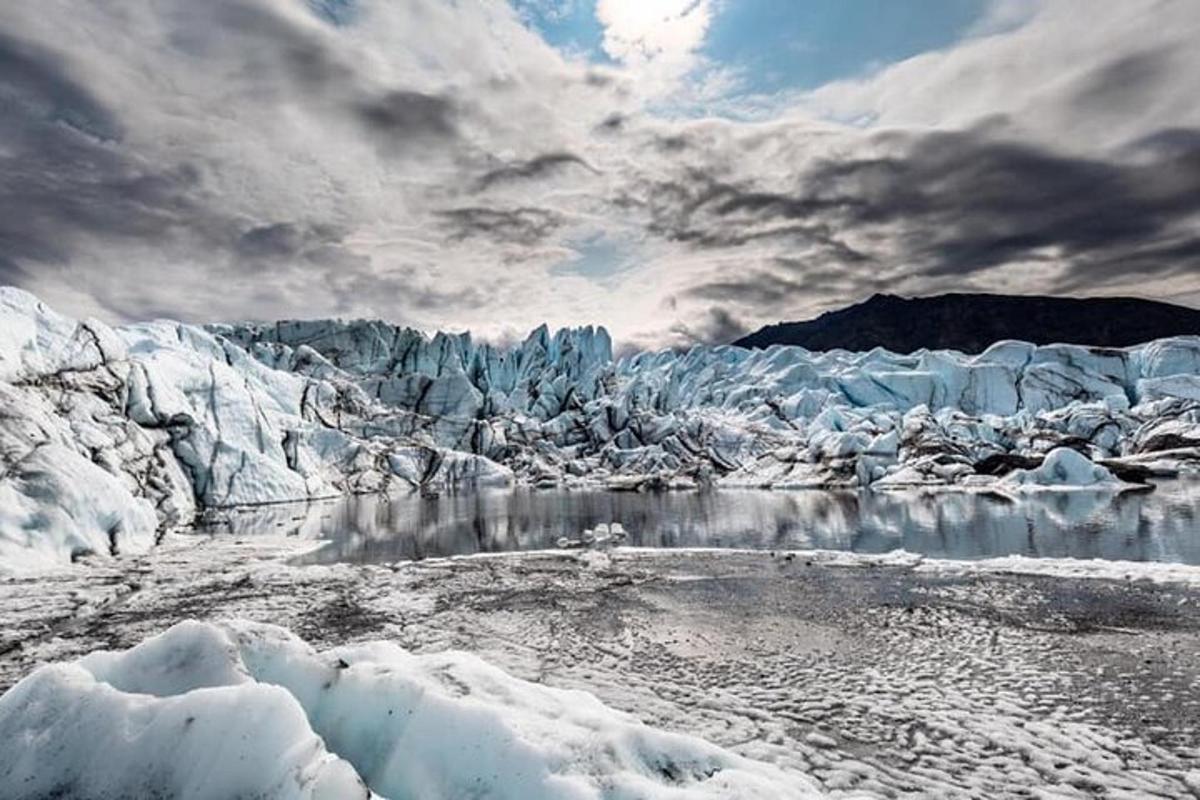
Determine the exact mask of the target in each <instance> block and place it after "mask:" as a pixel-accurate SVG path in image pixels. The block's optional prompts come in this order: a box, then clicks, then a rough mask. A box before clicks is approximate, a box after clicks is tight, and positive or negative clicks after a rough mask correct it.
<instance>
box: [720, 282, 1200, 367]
mask: <svg viewBox="0 0 1200 800" xmlns="http://www.w3.org/2000/svg"><path fill="white" fill-rule="evenodd" d="M1197 334H1200V311H1198V310H1196V309H1192V308H1186V307H1184V306H1177V305H1172V304H1170V303H1162V302H1157V301H1154V300H1140V299H1137V298H1132V297H1089V298H1068V297H1040V296H1032V295H1003V294H942V295H935V296H932V297H913V298H908V297H898V296H896V295H889V294H877V295H875V296H874V297H872V298H870V299H869V300H866V301H864V302H862V303H858V304H857V305H853V306H848V307H846V308H843V309H839V310H838V311H830V312H828V313H825V314H822V315H821V316H819V317H817V318H816V319H812V320H809V321H807V322H781V323H779V324H777V325H767V326H765V327H763V328H761V329H759V330H758V331H755V332H754V333H751V334H749V335H747V336H743V337H742V338H741V339H738V340H737V341H736V342H734V343H733V344H735V345H738V346H740V347H748V348H765V347H770V346H771V345H773V344H793V345H800V346H801V347H805V348H807V349H809V350H833V349H836V348H841V349H844V350H870V349H871V348H873V347H883V348H886V349H888V350H891V351H893V352H897V353H911V352H913V351H914V350H920V349H921V348H927V349H930V350H944V349H945V350H960V351H962V352H964V353H981V352H983V351H984V350H986V349H987V348H988V346H989V345H991V344H993V343H994V342H998V341H1000V340H1002V339H1020V340H1022V341H1026V342H1033V343H1034V344H1053V343H1063V344H1086V345H1093V346H1098V347H1128V346H1130V345H1135V344H1142V343H1143V342H1148V341H1151V340H1153V339H1162V338H1164V337H1167V336H1185V335H1197Z"/></svg>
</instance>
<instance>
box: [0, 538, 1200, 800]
mask: <svg viewBox="0 0 1200 800" xmlns="http://www.w3.org/2000/svg"><path fill="white" fill-rule="evenodd" d="M304 546H311V545H308V544H305V543H298V542H296V541H295V540H294V539H271V538H270V537H254V538H250V539H245V540H242V541H241V542H240V543H238V542H235V541H234V540H233V539H231V538H221V537H217V538H213V539H210V540H206V541H205V542H204V543H203V544H198V545H197V544H196V543H195V540H194V539H186V540H185V539H182V538H180V539H176V537H168V538H167V540H166V541H165V543H164V546H163V547H160V548H158V549H156V550H155V551H154V552H153V553H152V554H150V555H148V556H144V557H138V558H134V559H129V560H126V561H122V562H109V563H105V562H99V563H97V564H96V565H95V566H93V567H88V568H83V567H81V566H80V567H75V568H71V569H68V570H58V571H55V572H53V573H50V574H48V575H43V576H42V577H40V578H33V577H28V578H8V579H3V580H2V581H0V630H2V631H4V634H3V637H4V639H3V642H0V653H2V655H0V686H8V685H11V684H12V683H14V682H15V681H16V680H18V679H19V678H20V677H21V676H24V675H26V674H28V673H29V672H30V671H31V670H32V669H33V668H34V667H35V666H37V665H39V664H45V663H48V662H52V661H71V660H74V659H76V658H78V657H80V656H82V655H84V654H86V653H89V652H91V651H93V650H96V649H124V648H128V647H132V646H134V645H137V644H138V643H140V642H142V641H143V640H145V639H146V638H147V637H150V636H153V635H156V634H160V633H162V632H163V631H165V630H167V629H168V628H170V626H171V625H173V624H175V623H177V622H179V621H182V620H186V619H192V618H197V619H205V620H221V619H231V618H241V619H246V620H256V621H260V622H269V623H272V624H276V625H282V626H285V627H287V628H289V629H290V630H291V631H293V632H294V633H295V634H296V635H298V636H300V637H302V638H303V639H304V640H306V641H307V642H309V643H310V644H311V645H312V646H313V647H314V648H316V650H317V651H318V652H319V653H322V655H317V654H313V653H311V652H309V651H307V650H304V649H303V647H302V646H301V645H299V644H298V643H295V642H293V641H292V640H290V639H289V640H288V641H289V642H292V643H290V644H287V646H286V648H285V649H288V650H289V651H290V649H291V648H297V649H296V650H295V652H296V653H299V655H297V656H295V657H294V659H293V660H294V662H295V664H296V665H297V667H296V669H297V670H299V672H301V673H304V674H308V673H306V672H305V671H306V670H311V671H312V673H313V674H315V675H317V676H318V678H311V677H310V678H306V679H305V680H306V681H308V683H305V684H304V685H303V686H301V685H299V684H296V685H295V686H294V687H293V688H294V689H295V690H296V691H298V692H299V693H300V694H301V695H304V692H305V691H313V692H316V693H317V694H320V693H321V692H320V690H319V688H314V687H319V686H320V685H322V682H321V677H322V676H329V675H332V674H333V672H334V671H339V670H337V667H338V665H337V663H336V660H335V659H336V658H343V657H344V655H342V654H345V653H349V654H352V656H353V657H352V658H345V660H346V662H347V663H348V664H358V663H359V661H362V662H363V666H362V668H361V669H362V670H363V672H364V673H368V674H370V673H372V671H373V670H377V669H379V667H378V665H379V664H380V663H383V664H385V665H386V664H388V663H390V664H391V666H390V667H388V668H389V669H392V670H394V671H396V672H397V673H399V674H400V675H402V676H407V677H405V678H404V680H425V679H426V678H428V677H429V673H431V672H432V673H438V674H439V675H440V677H437V678H436V683H437V685H438V686H439V687H441V688H440V689H438V691H439V692H443V693H445V694H448V695H451V697H450V698H449V699H448V700H447V702H458V701H459V700H462V699H463V697H464V696H465V695H463V694H461V693H463V692H466V693H467V694H468V695H469V694H470V693H471V692H474V691H475V690H476V687H477V686H478V684H477V682H476V680H477V676H478V674H481V673H472V674H475V675H476V677H471V676H470V675H467V676H466V677H465V678H464V677H463V676H462V675H461V674H460V673H459V672H457V670H459V669H460V667H459V666H458V662H456V661H455V660H454V659H453V658H450V657H445V656H439V655H435V654H438V653H442V652H444V651H446V650H466V651H470V652H472V653H475V654H476V655H478V657H479V658H481V659H483V661H485V662H487V664H489V665H491V666H486V667H485V666H483V665H478V666H476V665H477V662H476V661H474V659H468V660H467V661H466V662H463V663H467V664H469V665H470V670H478V671H482V673H487V674H488V675H492V674H493V673H492V672H491V670H492V669H493V668H498V669H502V670H503V671H504V673H503V675H504V677H496V678H495V681H497V682H498V683H497V684H496V685H500V686H509V683H508V682H509V681H516V680H517V679H521V680H529V681H534V682H536V683H537V684H539V687H528V686H526V685H525V684H514V685H516V686H518V687H520V692H519V693H517V694H516V695H514V697H517V698H518V699H519V698H520V697H541V695H540V694H539V693H540V692H541V691H544V690H543V689H541V688H540V687H550V688H553V689H567V690H583V691H586V692H588V693H590V694H592V695H594V696H595V697H597V698H598V699H599V701H601V702H602V703H603V704H604V705H605V706H607V707H608V708H610V709H613V710H614V711H612V712H600V711H597V712H596V713H597V714H600V715H601V716H603V717H604V718H605V719H613V720H616V719H618V717H617V716H613V717H609V716H608V715H609V714H613V715H616V714H617V712H618V711H619V712H625V713H628V714H630V715H631V717H632V718H635V719H636V720H638V721H640V722H642V723H645V724H647V725H650V726H652V727H653V728H654V729H655V730H657V731H666V732H677V733H682V734H686V735H687V737H689V738H687V739H686V740H672V741H678V742H686V743H687V744H686V745H685V744H680V745H679V748H682V749H677V748H676V746H675V745H671V747H666V746H661V745H659V744H655V745H654V746H653V747H651V748H649V749H648V750H643V751H641V752H642V756H641V757H639V758H634V759H632V760H628V761H627V760H622V759H620V758H618V759H617V760H616V761H613V762H611V763H607V764H606V766H605V769H606V770H607V769H609V768H611V769H613V770H614V771H616V772H618V773H619V772H621V771H622V770H625V771H628V772H629V773H630V774H636V773H637V771H638V770H641V769H644V767H645V764H646V763H649V762H648V759H649V760H653V758H654V757H656V756H655V754H661V753H663V752H670V753H692V754H695V753H707V754H710V756H706V757H712V758H717V759H730V758H732V756H728V755H711V754H713V753H716V752H717V751H714V750H709V749H706V748H707V747H708V745H701V744H697V743H695V740H696V739H697V738H698V739H702V740H704V741H707V742H709V743H711V744H712V745H714V746H716V747H717V748H721V752H726V751H727V752H730V753H735V754H737V755H738V756H741V757H744V758H746V759H749V760H750V761H751V762H754V763H755V764H759V763H761V764H769V765H771V767H770V769H767V770H766V772H768V773H770V774H778V773H776V772H775V770H777V771H779V772H781V773H783V774H785V775H792V776H794V775H806V776H809V778H810V779H811V780H812V781H814V782H815V784H816V785H817V787H818V789H819V791H821V792H822V793H823V794H826V795H828V796H833V797H884V798H888V797H913V798H916V797H972V798H1003V797H1067V798H1075V797H1093V796H1105V797H1128V798H1134V797H1137V798H1145V797H1164V798H1167V797H1170V798H1178V797H1184V796H1189V793H1194V792H1195V791H1196V790H1197V789H1200V772H1198V770H1200V668H1198V667H1197V665H1198V664H1200V660H1198V657H1200V615H1198V614H1197V604H1198V603H1200V581H1198V580H1197V578H1198V576H1200V570H1197V569H1196V568H1189V567H1177V566H1176V567H1169V566H1154V565H1130V564H1119V563H1114V562H1064V561H1042V560H1008V561H990V562H988V561H985V562H972V563H969V564H968V563H959V562H945V561H926V560H922V559H920V558H918V557H915V556H910V555H905V554H898V555H892V556H889V557H886V558H878V557H876V558H872V557H863V556H854V555H850V554H831V553H783V552H777V553H774V554H772V553H763V552H759V553H754V552H724V553H716V552H711V551H707V552H706V551H625V550H616V551H612V552H609V553H601V552H594V551H589V552H586V553H583V554H553V553H547V554H524V555H519V556H495V557H473V558H460V559H446V560H434V561H427V562H420V563H406V564H397V565H392V566H376V567H356V566H350V565H338V566H333V567H292V566H288V565H287V564H286V563H283V562H281V561H277V560H274V559H276V558H277V557H281V556H291V555H294V554H295V553H296V552H297V551H298V549H299V548H301V547H304ZM235 629H238V628H236V626H235ZM272 636H276V634H272ZM277 636H279V637H282V634H277ZM376 640H386V641H388V642H391V643H393V644H394V645H396V646H399V647H402V648H404V650H405V651H407V652H408V653H411V654H413V658H415V659H416V660H415V661H410V660H409V657H408V656H396V657H395V658H394V659H393V657H392V656H391V655H387V656H386V657H385V656H379V655H376V653H377V652H379V651H377V650H375V649H373V648H366V649H360V648H356V647H354V646H353V645H357V644H360V643H366V642H372V641H376ZM347 645H351V646H350V647H347ZM263 646H265V645H262V644H254V645H253V646H252V647H251V649H252V650H253V649H254V648H259V647H263ZM239 647H242V646H241V645H239ZM339 648H340V649H339ZM218 650H220V651H221V652H222V653H224V652H227V651H226V650H222V649H221V648H218ZM135 652H137V651H135ZM239 652H241V653H242V655H241V656H239V658H242V659H243V660H244V659H245V658H246V656H245V648H244V647H242V650H241V651H239ZM388 652H393V651H388ZM363 654H369V657H367V656H366V655H363ZM125 658H128V656H126V657H125ZM221 658H224V656H221V657H220V658H216V660H215V662H213V663H217V664H223V663H226V662H223V661H222V660H221ZM356 659H358V660H356ZM252 660H253V659H252ZM151 661H152V663H155V664H162V663H164V661H163V659H151ZM368 662H370V663H374V664H375V665H376V666H372V667H370V668H368V667H367V666H366V664H367V663H368ZM96 663H101V664H111V663H112V660H111V659H108V658H105V659H96V658H95V657H93V659H92V660H91V661H87V660H85V662H84V664H96ZM188 663H189V664H191V666H190V667H189V670H190V669H195V668H196V662H195V661H188ZM401 665H403V666H401ZM439 665H443V666H445V670H449V671H448V672H446V671H445V670H443V666H439ZM356 668H357V667H353V666H352V667H351V670H353V669H356ZM63 669H69V670H71V671H72V674H74V675H76V676H77V677H78V679H79V680H80V681H82V682H83V683H85V684H87V685H88V686H90V687H91V689H89V690H90V691H96V688H95V687H94V685H92V684H91V683H89V681H90V680H91V679H89V678H87V676H83V675H80V674H79V673H78V671H77V670H78V669H79V668H78V667H73V668H63ZM221 669H225V667H222V668H221ZM247 669H249V671H250V672H251V673H252V674H251V675H250V677H251V678H253V679H254V681H255V682H256V683H261V681H263V680H264V673H262V672H257V673H256V672H255V670H256V669H257V668H255V667H249V666H247ZM351 670H345V671H346V672H349V671H351ZM85 671H86V670H85ZM439 671H440V672H439ZM468 671H469V670H468ZM221 674H225V673H221ZM239 674H240V673H239ZM422 676H424V677H422ZM508 676H512V677H508ZM288 680H289V681H290V680H291V679H290V678H289V679H288ZM397 680H400V678H398V679H397ZM237 681H240V683H238V684H237V685H238V686H241V685H243V684H245V683H246V680H244V679H243V678H238V679H237ZM214 682H220V683H222V684H224V683H226V682H227V680H226V678H221V679H220V680H219V681H216V680H215V679H214ZM305 686H306V687H307V689H305ZM454 686H457V687H458V688H452V687H454ZM127 688H130V687H127ZM72 691H75V689H72ZM185 697H186V695H185ZM493 699H494V698H493ZM118 700H120V698H118ZM121 702H124V701H123V700H122V701H121ZM147 702H148V701H147ZM305 702H307V701H301V705H304V704H305ZM489 702H490V700H489ZM511 702H515V701H513V700H511V699H510V700H506V701H505V703H511ZM531 702H532V701H531ZM533 705H534V706H537V707H538V708H540V709H542V711H544V710H545V706H543V705H542V704H541V701H540V700H539V701H537V702H533ZM338 707H339V706H336V705H334V706H329V708H330V709H336V708H338ZM588 707H589V708H590V706H588ZM347 708H349V707H347ZM380 708H383V705H382V704H372V705H371V707H370V709H368V711H369V712H370V713H368V716H370V714H371V713H378V712H379V709H380ZM521 708H525V706H521V707H520V708H518V709H517V710H518V712H519V713H518V714H517V715H516V717H515V718H514V719H515V720H518V721H510V722H509V723H506V724H511V725H514V726H518V727H519V726H520V725H521V724H523V723H520V722H519V720H520V719H521V714H525V713H527V712H528V711H529V710H528V708H525V710H524V711H522V710H521ZM78 713H83V712H78ZM122 713H124V712H122ZM218 713H219V711H218ZM539 713H540V712H539ZM303 716H304V715H299V716H296V717H295V719H296V722H297V729H298V730H300V731H301V732H303V731H304V730H305V728H304V725H303V724H301V718H302V717H303ZM185 719H186V715H185ZM572 719H574V717H572ZM620 719H621V720H626V718H623V717H622V718H620ZM626 721H627V720H626ZM41 723H42V724H50V718H49V717H46V718H42V719H41ZM347 724H348V725H349V724H358V723H356V722H353V720H352V719H348V720H347ZM364 724H365V723H364ZM614 724H616V723H614ZM620 724H621V725H624V724H626V722H625V721H622V722H621V723H620ZM181 725H182V723H181ZM309 727H310V728H312V729H313V730H314V731H319V730H320V724H309ZM618 729H620V730H622V731H626V733H621V734H620V735H619V736H618V734H617V733H614V731H617V730H618ZM629 730H634V729H627V728H620V725H617V727H615V728H613V727H607V728H605V731H607V732H606V733H605V734H604V735H606V736H609V735H611V736H614V737H617V738H618V739H620V737H622V736H626V735H632V734H629V733H628V731H629ZM636 730H638V731H642V730H643V729H640V728H639V729H636ZM372 731H373V732H375V729H372ZM530 735H533V734H530ZM639 735H641V734H639ZM645 735H647V736H650V737H651V739H652V740H653V741H655V742H659V741H661V740H658V739H655V738H654V737H657V736H659V735H660V734H658V733H651V732H648V731H647V732H645ZM322 736H324V733H322ZM66 738H69V737H66ZM610 740H611V739H610ZM9 741H11V740H9ZM323 741H326V742H327V745H326V747H327V749H333V750H336V751H338V752H343V749H344V748H343V745H342V744H335V743H330V742H333V740H332V739H323ZM235 744H236V743H231V744H230V746H234V745H235ZM381 746H382V745H381ZM451 751H452V752H455V751H454V750H453V747H451ZM344 752H345V753H346V754H347V755H348V756H351V757H352V758H351V759H350V760H351V761H353V760H354V758H357V757H358V756H357V755H356V754H355V753H354V752H352V749H348V750H344ZM679 758H681V759H683V760H686V758H684V757H683V756H679ZM425 763H426V765H427V766H428V767H429V768H430V769H434V768H435V767H436V766H437V765H438V764H439V763H442V762H438V761H436V759H435V758H434V757H433V756H431V757H430V759H429V760H427V761H426V762H425ZM455 763H459V762H455ZM555 763H556V764H558V765H559V766H561V768H562V770H561V774H570V775H577V776H578V775H580V774H584V773H587V772H588V769H590V767H586V766H581V764H582V763H583V762H582V761H580V760H578V759H575V758H574V757H571V758H564V759H563V760H561V761H556V762H555ZM709 763H712V762H709ZM721 763H723V764H730V763H738V764H742V763H744V762H740V761H729V760H723V761H721ZM764 769H766V768H764ZM366 772H368V770H366V769H365V768H363V769H362V774H365V773H366ZM749 772H753V770H749ZM39 774H41V773H39ZM254 774H255V775H256V776H258V777H262V778H263V779H265V776H266V775H267V774H268V773H267V772H263V773H262V775H259V773H258V772H255V773H254ZM272 774H273V773H272ZM672 774H674V773H672ZM718 774H719V773H718ZM764 774H765V773H764ZM0 775H3V771H2V770H0ZM660 777H661V775H660ZM2 780H3V779H2V778H0V781H2ZM668 783H669V782H668ZM373 785H374V784H373ZM379 785H380V786H382V785H383V784H379ZM788 785H789V786H792V787H794V788H796V789H797V790H799V788H800V787H803V786H804V785H806V784H805V783H804V782H803V781H802V780H800V779H797V780H796V781H795V782H794V783H789V784H788ZM676 788H677V787H676ZM696 789H697V791H700V787H699V786H697V787H696ZM382 793H383V794H385V795H386V792H382ZM0 795H3V796H8V795H7V794H5V793H3V792H0ZM17 796H20V795H17ZM392 796H409V795H405V794H403V793H400V794H398V795H392ZM416 796H421V795H419V794H418V795H416ZM442 796H455V795H442ZM465 796H473V795H469V794H468V795H465ZM485 796H486V795H485ZM529 796H538V795H537V794H536V793H534V794H531V795H529ZM551 796H554V795H551ZM584 796H588V795H584ZM599 796H604V797H608V796H621V795H613V794H607V795H606V794H603V793H601V794H600V795H599ZM633 796H645V795H638V794H634V795H633ZM649 796H653V795H649ZM667 796H673V795H669V794H668V795H667ZM681 796H688V795H681ZM700 796H705V795H700ZM712 796H728V795H722V794H721V793H720V792H717V793H716V794H715V795H712ZM733 796H737V795H736V794H735V795H733ZM749 796H768V797H774V796H786V795H780V794H779V793H778V792H776V793H772V792H767V793H766V794H753V793H751V794H750V795H749Z"/></svg>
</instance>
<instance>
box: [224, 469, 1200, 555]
mask: <svg viewBox="0 0 1200 800" xmlns="http://www.w3.org/2000/svg"><path fill="white" fill-rule="evenodd" d="M610 522H620V523H621V524H622V525H623V526H624V527H625V529H626V530H627V531H628V532H629V537H628V539H627V540H626V542H625V543H626V544H628V545H635V546H643V547H733V548H756V549H762V550H774V549H826V550H846V551H852V552H856V553H885V552H888V551H891V550H898V549H904V550H908V551H910V552H915V553H922V554H924V555H927V556H930V557H934V558H956V559H975V558H989V557H993V556H1004V555H1013V554H1020V555H1027V556H1035V557H1056V558H1060V557H1071V558H1106V559H1121V560H1130V561H1169V562H1179V563H1186V564H1200V481H1170V482H1164V483H1162V484H1160V485H1159V486H1158V488H1157V490H1156V491H1154V492H1152V493H1146V494H1125V495H1117V496H1114V495H1112V494H1110V493H1097V492H1088V491H1071V492H1061V493H1047V494H1040V495H1034V496H1028V497H1023V498H1020V499H1017V500H1004V499H1001V498H998V497H993V496H984V495H977V494H957V493H945V492H943V493H928V492H925V493H921V492H889V493H880V492H855V491H823V490H822V491H811V490H804V491H778V490H777V491H764V490H717V491H711V492H666V493H661V494H655V493H648V494H639V493H626V492H605V491H563V490H530V489H514V490H488V491H477V492H457V493H446V494H442V495H441V496H438V497H434V498H426V497H421V496H420V495H417V494H411V495H400V496H392V497H390V498H382V497H379V496H374V495H369V496H359V497H348V498H342V499H339V500H334V501H326V502H319V503H311V504H307V505H299V506H297V505H286V506H273V507H267V508H260V509H255V510H252V511H247V512H238V513H236V514H232V515H230V516H229V517H228V519H227V520H226V521H225V522H224V523H223V524H222V525H220V526H218V527H216V528H211V529H210V530H214V531H219V530H224V531H232V532H233V533H235V534H239V535H250V534H253V533H255V532H273V533H279V532H284V533H287V534H288V535H295V536H300V537H303V538H306V539H324V540H327V541H328V544H327V545H326V546H325V547H323V548H322V549H320V550H318V551H316V552H315V553H313V554H311V555H309V556H306V557H305V559H304V560H305V561H306V562H308V563H332V562H339V561H346V562H354V563H386V562H392V561H400V560H409V559H420V558H430V557H439V556H449V555H459V554H469V553H481V552H504V551H516V550H535V549H543V548H553V547H555V546H556V542H557V540H558V539H560V538H562V537H567V538H577V537H578V536H579V534H580V532H581V531H582V530H584V529H585V528H594V527H595V526H596V525H598V524H600V523H610Z"/></svg>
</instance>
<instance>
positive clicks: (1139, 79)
mask: <svg viewBox="0 0 1200 800" xmlns="http://www.w3.org/2000/svg"><path fill="white" fill-rule="evenodd" d="M1173 60H1174V53H1173V52H1172V51H1171V50H1170V49H1156V50H1143V51H1140V52H1136V53H1130V54H1127V55H1123V56H1121V57H1120V58H1117V59H1116V60H1114V61H1109V62H1106V63H1103V64H1101V65H1099V66H1098V67H1096V68H1095V69H1093V70H1092V71H1091V73H1089V74H1088V76H1087V77H1086V78H1085V79H1084V82H1083V85H1082V87H1081V88H1080V89H1079V90H1078V91H1077V93H1076V94H1075V97H1074V98H1073V100H1072V102H1073V104H1074V106H1075V107H1076V109H1077V110H1078V111H1080V112H1083V113H1085V114H1087V115H1089V116H1090V117H1091V118H1092V119H1095V118H1096V117H1097V116H1099V117H1100V118H1107V117H1121V116H1124V115H1128V114H1130V113H1136V112H1137V111H1138V110H1140V109H1144V108H1146V107H1147V105H1148V104H1149V103H1151V102H1153V101H1154V100H1156V99H1157V94H1158V91H1159V90H1160V89H1162V88H1166V87H1168V86H1169V85H1170V81H1171V78H1172V77H1173V76H1174V75H1175V69H1174V68H1173V64H1172V61H1173Z"/></svg>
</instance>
